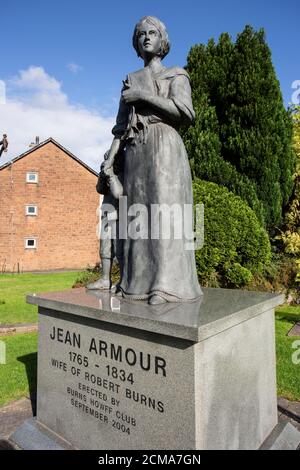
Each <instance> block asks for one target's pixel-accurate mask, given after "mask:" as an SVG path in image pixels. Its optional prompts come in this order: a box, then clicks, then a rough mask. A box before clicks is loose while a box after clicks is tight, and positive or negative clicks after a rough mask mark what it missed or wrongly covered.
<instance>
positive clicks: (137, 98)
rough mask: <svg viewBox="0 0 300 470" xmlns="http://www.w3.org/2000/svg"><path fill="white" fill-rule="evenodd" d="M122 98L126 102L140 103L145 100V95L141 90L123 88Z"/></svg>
mask: <svg viewBox="0 0 300 470" xmlns="http://www.w3.org/2000/svg"><path fill="white" fill-rule="evenodd" d="M122 97H123V100H124V101H125V103H126V104H135V103H141V102H143V101H146V100H147V95H146V94H145V93H144V92H143V91H142V90H131V89H130V88H129V89H127V90H124V91H123V93H122Z"/></svg>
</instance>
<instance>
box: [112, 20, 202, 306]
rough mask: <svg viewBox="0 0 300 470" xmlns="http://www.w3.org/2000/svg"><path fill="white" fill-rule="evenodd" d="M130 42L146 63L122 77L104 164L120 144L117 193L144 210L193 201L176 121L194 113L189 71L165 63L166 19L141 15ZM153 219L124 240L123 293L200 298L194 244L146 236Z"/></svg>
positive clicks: (159, 299)
mask: <svg viewBox="0 0 300 470" xmlns="http://www.w3.org/2000/svg"><path fill="white" fill-rule="evenodd" d="M133 46H134V48H135V50H136V52H137V54H138V56H139V57H141V58H142V59H143V60H144V68H143V69H141V70H138V71H137V72H134V73H130V74H128V76H127V78H126V80H125V81H124V82H123V83H124V86H123V89H122V95H121V100H120V106H119V111H118V116H117V120H116V125H115V127H114V128H113V130H112V133H113V134H114V140H113V143H112V145H111V148H110V150H109V156H108V159H107V161H106V163H105V171H107V172H109V171H111V168H112V165H113V162H114V159H115V156H116V155H117V154H118V153H119V152H120V151H121V150H122V151H123V154H124V160H125V161H124V183H123V195H124V196H126V197H127V204H128V208H130V207H131V206H133V205H135V204H142V205H143V206H144V207H146V208H147V209H148V210H149V214H150V213H151V207H153V205H154V206H156V205H164V207H170V208H171V207H173V206H174V204H175V205H176V204H177V205H179V206H180V207H182V208H184V207H185V205H192V204H193V196H192V180H191V172H190V167H189V162H188V157H187V153H186V150H185V147H184V144H183V142H182V139H181V137H180V135H179V134H178V132H177V129H178V127H179V126H180V125H181V124H182V123H188V124H190V123H192V122H193V119H194V110H193V105H192V101H191V88H190V82H189V77H188V74H187V72H186V71H185V70H184V69H182V68H180V67H171V68H166V67H164V66H163V64H162V59H163V58H164V57H165V56H166V55H167V54H168V52H169V49H170V43H169V39H168V34H167V31H166V28H165V26H164V24H163V23H162V22H161V21H160V20H158V19H157V18H155V17H153V16H145V17H144V18H142V19H141V20H140V21H139V23H137V25H136V26H135V30H134V34H133ZM170 221H171V222H170V223H171V225H173V227H171V229H172V228H174V225H175V224H176V220H174V217H173V218H172V217H171V218H170ZM151 223H153V222H151V219H150V218H149V227H148V233H149V237H141V238H136V237H134V239H133V238H131V237H128V238H127V239H125V240H124V256H123V272H122V279H121V283H120V290H121V292H122V295H123V296H124V297H125V298H128V299H136V300H148V302H149V303H150V304H153V305H156V304H160V303H164V302H184V301H193V300H195V299H197V298H199V297H200V295H201V294H202V292H201V289H200V286H199V284H198V279H197V273H196V264H195V257H194V251H193V250H187V249H186V239H185V238H184V236H183V237H181V239H177V238H176V237H171V238H169V239H165V237H163V236H162V235H160V236H159V237H155V238H153V237H151V233H152V230H151V229H152V228H153V227H151ZM191 223H192V222H191ZM173 232H174V231H172V230H171V233H173Z"/></svg>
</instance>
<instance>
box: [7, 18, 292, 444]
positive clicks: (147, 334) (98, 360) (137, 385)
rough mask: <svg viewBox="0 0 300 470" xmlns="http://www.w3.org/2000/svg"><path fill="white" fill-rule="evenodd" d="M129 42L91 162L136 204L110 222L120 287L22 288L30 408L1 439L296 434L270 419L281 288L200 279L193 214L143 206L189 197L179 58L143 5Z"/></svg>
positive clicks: (184, 82) (226, 440)
mask: <svg viewBox="0 0 300 470" xmlns="http://www.w3.org/2000/svg"><path fill="white" fill-rule="evenodd" d="M133 45H134V48H135V50H136V51H137V54H138V55H139V56H140V57H141V58H142V59H143V60H144V65H145V66H144V68H143V69H141V70H139V71H137V72H134V73H129V74H128V76H127V78H126V79H125V81H124V86H123V90H122V96H121V100H120V107H119V112H118V116H117V122H116V126H115V127H114V128H113V134H114V140H113V143H112V145H111V148H110V150H109V153H108V155H107V159H106V160H105V163H104V165H103V169H102V171H103V173H104V174H106V176H107V177H108V181H109V184H110V190H111V193H112V194H113V195H114V198H115V199H118V197H120V204H121V197H125V198H126V201H127V207H128V212H127V214H126V221H127V223H126V224H125V225H126V226H127V227H129V226H130V228H132V225H131V222H132V214H133V212H132V207H135V208H136V206H138V209H139V210H138V212H139V216H138V220H139V224H138V228H137V226H135V227H136V230H135V231H130V229H128V230H127V232H126V234H125V235H126V236H124V233H123V235H122V236H121V234H120V233H118V239H119V240H122V243H123V246H122V253H123V255H122V256H120V259H122V262H121V264H122V263H123V266H122V269H121V279H120V285H119V288H118V292H116V293H113V292H112V291H110V290H109V289H108V283H105V285H104V284H103V283H102V282H98V281H97V282H98V283H97V282H96V283H95V284H94V285H92V286H89V287H90V289H85V288H81V289H73V290H70V291H65V292H56V293H49V294H33V295H30V296H28V302H29V303H32V304H36V305H38V306H39V349H38V393H37V418H36V419H34V420H29V421H27V422H25V423H24V425H23V426H22V427H21V428H20V429H18V430H17V431H16V432H15V433H14V435H13V436H12V437H11V439H12V440H13V441H14V442H15V443H17V444H18V445H19V446H20V447H22V448H25V449H44V448H47V449H67V448H75V449H99V450H100V449H106V450H107V449H118V450H120V449H178V450H192V449H259V448H295V447H296V446H297V445H298V443H299V441H300V437H299V433H298V432H297V431H296V430H295V429H294V428H293V427H292V426H291V425H290V424H286V425H284V426H282V427H280V426H279V427H278V421H277V396H276V366H275V333H274V308H275V307H276V306H277V305H279V304H280V303H282V302H283V300H284V299H283V296H282V295H277V294H268V293H256V292H255V293H253V292H247V291H240V290H230V289H203V290H201V288H200V286H199V284H198V281H197V275H196V266H195V258H194V251H193V249H191V243H190V242H191V237H190V234H191V227H192V218H188V222H187V224H188V225H189V227H188V230H187V232H185V231H184V230H182V226H181V227H179V228H181V230H180V233H181V234H183V235H182V237H181V238H180V237H178V236H177V235H178V230H177V229H178V224H177V222H178V221H177V219H176V218H175V217H174V216H171V217H170V218H169V221H170V225H169V229H170V230H169V232H168V235H169V236H168V237H166V236H165V235H166V234H165V233H164V231H163V230H162V231H160V230H157V224H158V220H160V219H153V218H152V215H153V213H154V214H156V215H157V212H156V211H151V209H152V208H153V206H154V208H155V209H157V206H160V205H164V207H166V206H167V207H174V206H175V207H176V208H177V209H178V208H179V209H180V208H183V207H184V206H191V205H192V204H193V201H192V186H191V174H190V168H189V164H188V158H187V154H186V151H185V148H184V145H183V142H182V140H181V138H180V136H179V134H178V132H177V128H178V126H179V125H181V124H182V123H191V122H192V121H193V118H194V111H193V106H192V102H191V90H190V84H189V77H188V75H187V73H186V72H185V70H184V69H182V68H180V67H171V68H165V67H164V66H163V65H162V62H161V61H162V59H163V57H164V56H165V55H166V54H167V53H168V51H169V47H170V44H169V40H168V35H167V31H166V28H165V26H164V25H163V24H162V23H161V22H160V21H159V20H158V19H157V18H154V17H144V18H142V20H141V21H140V22H139V23H138V24H137V25H136V27H135V30H134V35H133ZM120 157H121V158H124V172H123V176H122V181H121V180H120V178H119V177H118V175H117V174H115V172H114V164H115V159H116V158H120ZM113 207H115V206H114V205H113ZM144 209H145V211H144ZM118 210H119V212H120V214H119V219H120V220H119V222H118V225H119V228H121V231H122V230H123V229H122V224H121V209H120V207H119V208H118ZM143 211H144V212H143ZM149 211H150V212H149ZM159 213H160V214H161V211H159ZM178 213H180V211H179V212H178ZM181 213H182V212H181ZM141 214H143V216H141ZM145 214H146V215H145ZM149 214H150V215H151V217H150V215H149ZM123 220H124V219H123ZM182 221H183V219H180V223H182ZM184 222H186V221H184ZM123 232H124V230H123ZM137 233H138V234H139V236H136V235H137ZM130 234H131V235H132V236H129V235H130ZM153 234H154V235H155V236H153ZM175 235H176V236H175Z"/></svg>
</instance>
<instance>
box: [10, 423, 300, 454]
mask: <svg viewBox="0 0 300 470" xmlns="http://www.w3.org/2000/svg"><path fill="white" fill-rule="evenodd" d="M9 440H10V441H11V442H12V444H13V445H16V446H17V447H18V448H20V449H22V450H76V449H75V447H72V446H71V444H69V443H67V442H66V441H64V440H63V439H61V438H60V437H59V436H57V435H55V434H54V433H53V432H52V431H50V429H47V428H45V427H44V426H41V425H39V424H38V423H37V421H36V419H35V418H32V419H28V420H27V421H25V422H24V423H23V424H22V426H20V427H19V428H18V429H17V430H16V431H15V432H14V433H13V434H12V436H11V437H10V439H9ZM299 446H300V432H299V431H298V430H297V429H296V428H295V427H294V426H293V425H292V424H290V423H278V424H277V426H275V428H274V429H273V431H272V433H271V434H270V436H269V437H268V438H267V439H266V440H265V442H264V443H263V444H262V446H261V447H260V449H259V450H297V448H298V447H299ZM199 450H201V449H199Z"/></svg>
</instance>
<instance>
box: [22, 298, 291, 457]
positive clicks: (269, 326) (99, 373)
mask: <svg viewBox="0 0 300 470" xmlns="http://www.w3.org/2000/svg"><path fill="white" fill-rule="evenodd" d="M203 292H204V295H203V298H202V299H201V300H200V301H198V302H194V303H185V304H164V305H160V306H149V305H148V304H146V303H143V302H127V301H125V300H123V299H122V298H120V297H115V296H113V295H111V294H109V293H108V292H102V293H95V292H94V293H93V292H89V291H86V290H85V289H73V290H71V291H65V292H57V293H49V294H45V295H40V294H39V295H31V296H29V297H28V302H29V303H33V304H37V305H39V351H38V401H37V422H36V423H34V422H30V423H29V424H28V423H27V426H31V428H30V429H31V431H32V430H33V429H34V427H35V429H36V436H38V435H39V436H44V437H43V438H44V439H46V441H47V448H49V445H50V444H49V442H50V441H51V435H53V436H55V438H53V442H54V444H53V448H57V446H60V445H61V447H63V448H64V447H70V446H71V447H74V448H78V449H99V450H100V449H181V450H185V449H187V450H189V449H258V448H260V447H261V445H262V444H263V442H264V441H265V440H266V439H267V438H268V437H269V436H270V434H271V432H272V431H273V430H274V428H275V427H276V425H277V397H276V376H275V334H274V307H275V306H277V305H278V304H280V303H282V302H283V297H282V296H281V295H273V294H265V293H253V292H247V291H237V290H224V289H203ZM24 429H25V428H24ZM23 431H24V430H23ZM25 434H26V433H25ZM45 436H46V437H45ZM49 436H50V437H49ZM43 438H41V445H40V447H42V446H43V444H42V442H43ZM14 439H15V441H18V436H15V438H14ZM36 439H37V440H38V439H39V437H36ZM47 439H48V440H47ZM49 439H50V441H49ZM59 439H62V441H61V442H60V444H58V440H59ZM21 441H22V439H21ZM25 441H26V439H25ZM65 441H66V442H65ZM44 442H45V440H44ZM64 442H65V444H64ZM19 444H20V438H19ZM20 445H21V447H25V448H26V444H24V432H23V444H22V443H21V444H20ZM44 445H45V444H44ZM27 448H30V446H29V447H28V446H27ZM50 448H51V445H50Z"/></svg>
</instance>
